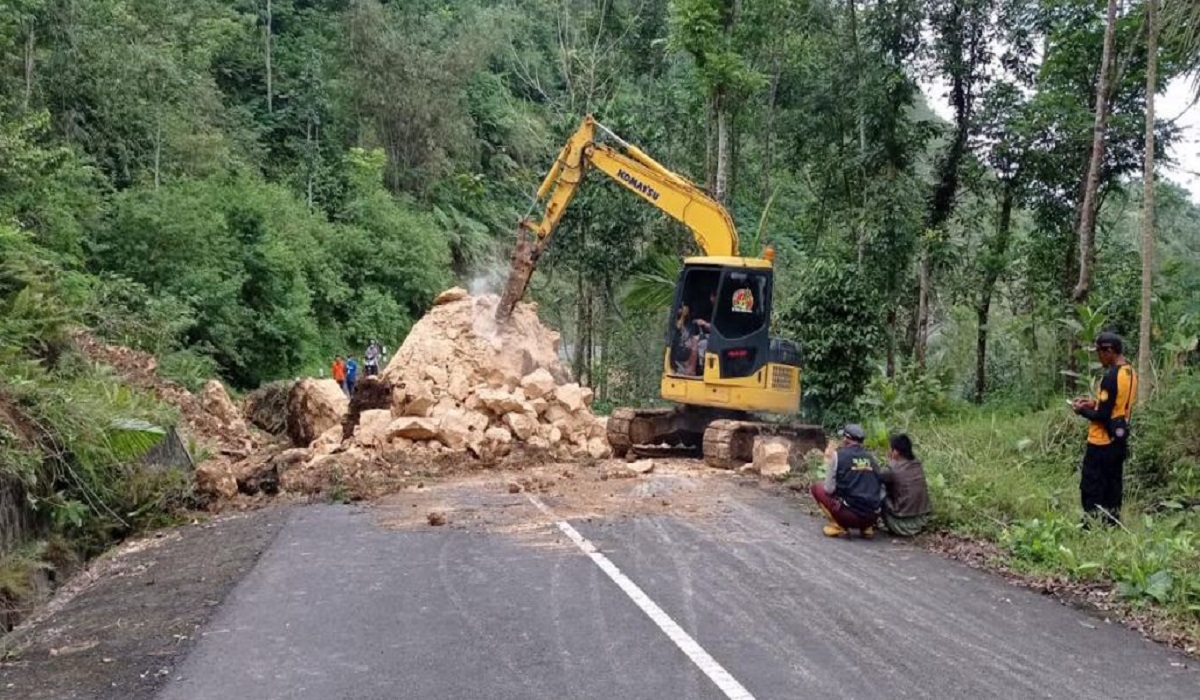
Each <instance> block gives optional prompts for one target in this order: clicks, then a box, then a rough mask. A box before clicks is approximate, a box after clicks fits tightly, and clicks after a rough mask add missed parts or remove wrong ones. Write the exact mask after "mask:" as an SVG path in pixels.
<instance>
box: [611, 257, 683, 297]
mask: <svg viewBox="0 0 1200 700" xmlns="http://www.w3.org/2000/svg"><path fill="white" fill-rule="evenodd" d="M682 267H683V263H682V262H681V261H680V259H679V258H678V257H675V256H673V255H665V254H664V255H656V256H654V257H653V258H651V260H650V265H649V268H648V269H647V270H645V271H643V272H638V273H635V274H634V275H633V277H632V279H630V281H629V283H628V284H627V285H626V286H625V293H624V294H623V295H622V296H621V304H622V306H624V307H625V308H626V309H628V310H630V311H662V310H663V309H666V308H668V307H670V306H671V303H672V302H673V301H674V300H675V282H676V280H678V279H679V271H680V269H681V268H682Z"/></svg>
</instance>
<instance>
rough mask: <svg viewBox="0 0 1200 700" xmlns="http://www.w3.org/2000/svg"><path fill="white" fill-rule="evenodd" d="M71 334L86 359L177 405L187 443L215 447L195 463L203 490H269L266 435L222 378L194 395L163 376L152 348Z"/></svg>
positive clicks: (218, 494) (228, 493)
mask: <svg viewBox="0 0 1200 700" xmlns="http://www.w3.org/2000/svg"><path fill="white" fill-rule="evenodd" d="M73 339H74V341H75V345H76V347H77V348H78V349H79V351H80V353H81V354H82V355H83V356H84V357H85V358H87V360H88V361H90V362H93V363H96V364H101V365H107V366H109V367H111V368H112V370H113V371H114V372H115V373H116V375H117V376H118V377H120V380H121V381H122V382H123V383H125V384H128V385H130V386H135V387H138V388H140V389H144V390H146V391H149V392H151V393H152V394H154V396H155V397H156V398H157V399H158V400H160V401H162V402H164V403H168V404H170V405H172V406H175V407H176V408H177V409H179V413H180V422H179V424H178V425H177V426H176V428H177V430H178V431H179V433H180V436H181V437H182V439H183V440H184V443H185V444H192V443H194V444H196V445H200V446H202V447H204V448H205V449H206V450H207V451H210V452H211V457H210V458H209V459H207V460H205V461H204V462H203V463H201V464H199V465H198V466H197V467H196V486H197V489H198V491H200V493H202V494H205V495H208V496H210V497H214V498H232V497H233V496H235V495H237V493H238V492H239V491H241V492H243V493H256V492H257V491H258V490H260V489H263V487H264V486H265V487H266V488H265V490H268V491H269V490H271V486H270V485H269V484H267V483H266V482H264V481H263V480H262V479H261V475H260V472H261V471H262V465H261V464H260V461H259V460H258V459H257V454H259V453H260V452H261V449H262V448H263V447H264V446H265V445H266V444H267V442H268V440H267V438H266V437H265V436H263V435H262V434H259V433H256V432H255V431H253V430H250V429H249V428H248V427H247V425H246V421H245V419H244V418H243V416H242V414H241V411H240V410H239V408H238V406H237V405H236V404H235V403H234V402H233V400H232V399H230V397H229V394H228V392H226V390H225V386H224V385H223V384H221V382H219V381H217V380H215V379H214V380H210V381H209V382H207V383H206V384H205V385H204V389H203V390H202V391H201V392H200V393H199V394H193V393H192V392H190V391H188V390H187V389H186V388H185V387H183V386H182V385H180V384H178V383H177V382H174V381H171V380H170V379H167V378H165V377H162V376H159V374H158V361H157V360H156V359H155V358H154V356H153V355H151V354H149V353H146V352H142V351H139V350H133V349H131V348H127V347H123V346H120V345H110V344H108V343H105V342H104V341H102V340H100V339H98V338H96V337H95V336H93V335H91V334H90V333H87V332H84V331H80V332H77V333H75V334H74V336H73ZM193 456H194V455H193Z"/></svg>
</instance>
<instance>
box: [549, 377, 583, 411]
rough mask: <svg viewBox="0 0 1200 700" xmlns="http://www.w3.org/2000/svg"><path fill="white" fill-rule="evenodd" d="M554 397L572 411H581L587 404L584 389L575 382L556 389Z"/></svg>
mask: <svg viewBox="0 0 1200 700" xmlns="http://www.w3.org/2000/svg"><path fill="white" fill-rule="evenodd" d="M554 398H555V400H557V401H558V402H559V403H560V404H562V405H563V407H564V408H566V409H567V410H568V411H570V412H571V413H574V412H576V411H581V410H583V408H584V407H585V406H586V405H587V404H586V403H584V400H583V389H582V388H581V387H580V386H579V385H578V384H576V383H574V382H571V383H570V384H563V385H562V386H560V387H558V388H557V389H555V390H554Z"/></svg>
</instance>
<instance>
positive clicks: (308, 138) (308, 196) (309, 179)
mask: <svg viewBox="0 0 1200 700" xmlns="http://www.w3.org/2000/svg"><path fill="white" fill-rule="evenodd" d="M305 127H306V128H305V129H304V150H305V151H306V152H307V153H306V158H307V160H308V163H307V167H306V168H305V170H306V171H307V172H305V174H304V190H305V201H306V202H307V203H308V210H309V211H312V208H313V161H314V160H315V159H314V158H313V123H312V117H309V119H308V124H306V125H305Z"/></svg>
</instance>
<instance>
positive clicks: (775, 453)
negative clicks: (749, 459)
mask: <svg viewBox="0 0 1200 700" xmlns="http://www.w3.org/2000/svg"><path fill="white" fill-rule="evenodd" d="M791 451H792V445H791V443H790V442H789V441H788V440H787V439H786V438H781V437H770V436H759V437H756V438H754V449H753V455H754V462H753V465H754V471H756V472H758V473H759V474H762V475H763V476H769V477H772V478H780V477H784V476H787V475H788V473H789V472H791V470H792V466H791V464H790V463H789V462H788V458H789V456H790V455H791Z"/></svg>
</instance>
